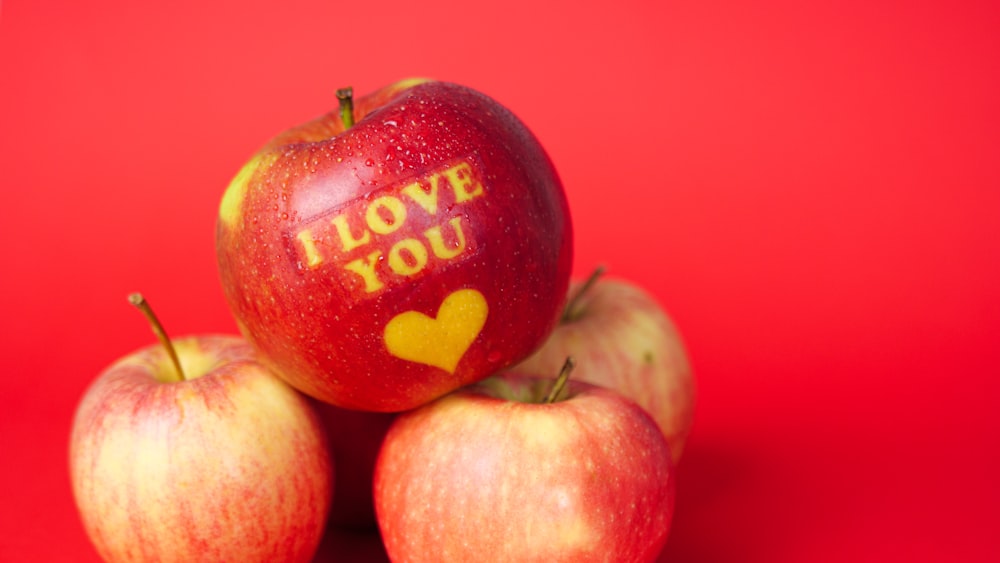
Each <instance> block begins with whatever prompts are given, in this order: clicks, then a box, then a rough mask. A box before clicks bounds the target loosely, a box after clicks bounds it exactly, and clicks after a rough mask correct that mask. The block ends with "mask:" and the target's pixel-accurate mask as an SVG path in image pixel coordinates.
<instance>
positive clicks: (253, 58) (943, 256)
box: [0, 0, 1000, 562]
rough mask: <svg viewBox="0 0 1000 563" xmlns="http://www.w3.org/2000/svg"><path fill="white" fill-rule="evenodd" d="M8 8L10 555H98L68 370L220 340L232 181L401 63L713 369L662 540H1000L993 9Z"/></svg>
mask: <svg viewBox="0 0 1000 563" xmlns="http://www.w3.org/2000/svg"><path fill="white" fill-rule="evenodd" d="M278 5H279V3H276V2H263V1H257V0H239V1H236V0H225V1H220V2H211V3H208V2H201V1H194V0H180V1H177V2H170V3H142V2H132V1H127V0H91V1H88V2H59V1H55V0H52V1H30V2H29V1H28V0H7V1H5V2H3V4H2V6H0V187H2V191H0V193H2V198H3V199H2V207H0V213H2V220H0V233H2V237H3V238H2V253H3V254H2V257H0V268H2V277H0V279H2V291H0V311H2V315H0V329H2V334H0V347H2V362H0V365H2V366H3V376H2V378H0V381H2V383H0V385H2V395H0V431H2V434H0V439H2V443H0V451H2V454H0V457H2V461H0V560H5V561H14V560H17V561H28V560H31V561H44V560H67V559H74V560H88V559H93V558H95V557H96V555H95V554H94V552H93V550H92V549H91V548H90V546H89V544H88V543H87V539H86V537H85V536H84V534H83V530H82V527H81V525H80V524H79V520H78V518H77V516H76V513H75V509H74V506H73V501H72V498H71V496H70V490H69V484H68V477H67V470H66V448H67V435H68V431H69V425H70V420H71V416H72V411H73V409H74V407H75V405H76V402H77V401H78V400H79V398H80V395H81V393H82V392H83V390H84V388H85V386H86V385H87V384H88V383H89V382H90V381H91V380H92V379H93V378H94V377H95V376H96V375H97V374H98V373H99V372H100V371H101V370H102V369H103V368H104V367H105V366H106V365H107V364H108V363H109V362H111V361H112V360H114V359H115V358H117V357H119V356H121V355H123V354H125V353H127V352H130V351H132V350H133V349H135V348H137V347H139V346H142V345H145V344H149V343H151V342H152V341H153V337H152V335H151V334H150V332H149V330H148V328H147V327H146V325H145V321H143V320H142V319H141V317H140V316H139V315H138V314H137V313H136V312H135V311H134V310H133V309H132V308H131V307H129V306H128V305H127V303H126V301H125V295H126V294H127V293H128V292H130V291H134V290H142V291H143V292H144V293H145V294H146V295H147V297H149V299H150V300H151V302H152V303H153V304H154V306H155V307H156V308H157V310H158V311H159V314H160V317H161V318H162V319H163V320H164V322H165V323H166V324H167V328H168V330H169V331H170V332H171V333H173V334H174V335H180V334H184V333H201V332H220V331H221V332H234V331H235V328H234V324H233V322H232V320H231V318H230V316H229V314H228V311H227V310H226V308H225V305H224V303H223V301H222V294H221V291H220V289H219V287H218V279H217V272H216V267H215V262H214V250H213V236H214V235H213V227H214V220H215V215H216V210H217V206H218V201H219V198H220V196H221V193H222V190H223V188H224V187H225V186H226V185H227V183H228V181H229V179H230V178H231V177H232V176H233V175H234V174H235V172H236V171H237V170H238V169H239V167H240V165H241V164H242V163H243V162H244V161H245V160H246V159H247V158H248V156H249V155H250V154H251V153H252V152H253V151H254V150H255V149H256V148H257V147H258V146H259V145H261V144H262V143H263V142H264V141H265V140H266V139H268V138H269V137H270V136H271V135H273V134H275V133H277V132H278V131H280V130H282V129H284V128H286V127H288V126H291V125H293V124H296V123H299V122H301V121H304V120H306V119H309V118H312V117H314V116H316V115H318V114H320V113H323V112H325V111H327V110H328V109H330V108H332V107H333V106H334V104H335V100H334V96H333V92H334V90H335V89H336V88H338V87H341V86H346V85H351V86H353V87H354V88H355V91H356V92H358V93H366V92H369V91H371V90H374V89H375V88H377V87H380V86H383V85H385V84H388V83H390V82H392V81H395V80H397V79H399V78H402V77H407V76H412V75H420V76H431V77H435V78H439V79H444V80H451V81H455V82H460V83H463V84H466V85H469V86H472V87H474V88H476V89H478V90H481V91H483V92H486V93H487V94H489V95H491V96H493V97H494V98H496V99H497V100H499V101H500V102H501V103H503V104H505V105H507V106H508V107H510V108H511V109H512V110H513V111H514V112H515V113H517V114H518V115H519V116H520V117H521V118H522V119H523V120H524V121H525V122H526V123H527V124H528V125H529V127H531V128H532V129H533V130H534V131H535V133H536V134H537V135H538V137H539V138H540V139H541V140H542V142H543V144H545V146H546V147H547V148H548V150H549V151H550V153H551V156H552V158H553V160H554V161H555V163H556V165H557V167H558V169H559V171H560V173H561V175H562V177H563V180H564V182H565V185H566V189H567V192H568V196H569V199H570V203H571V207H572V211H573V213H574V222H575V227H576V241H577V254H576V260H575V272H576V273H577V275H583V274H585V273H587V272H588V271H589V270H590V269H591V268H593V267H594V266H595V265H597V264H602V263H603V264H607V265H608V266H609V268H610V271H611V272H612V273H613V274H615V275H617V276H620V277H625V278H628V279H631V280H632V281H634V282H636V283H638V284H640V285H642V286H644V287H646V288H647V289H649V290H650V291H651V292H653V293H654V294H655V295H656V296H657V297H658V298H659V300H660V301H661V303H662V304H663V305H664V306H665V307H666V308H667V309H668V310H669V311H670V312H671V314H672V315H673V316H674V318H675V320H676V321H677V323H678V325H679V326H680V328H681V330H682V331H683V333H684V335H685V337H686V339H687V342H688V346H689V349H690V352H691V357H692V360H693V364H694V367H695V370H696V373H697V377H698V385H699V390H700V397H699V405H698V411H697V418H696V421H695V424H696V425H695V430H694V433H693V435H692V438H691V440H690V445H689V447H688V450H687V452H686V454H685V457H684V459H683V460H682V463H681V466H680V469H679V472H680V473H679V487H680V490H679V496H678V504H677V512H676V518H675V525H674V528H673V530H672V535H671V539H670V542H669V544H668V548H667V555H666V557H665V558H664V560H671V561H697V562H722V561H734V562H735V561H740V562H748V561H767V562H782V561H789V562H792V561H884V560H887V559H893V558H898V559H902V560H907V561H941V560H955V561H995V560H998V559H1000V543H998V542H997V541H996V539H995V537H994V534H995V533H996V531H997V529H998V528H1000V526H998V525H1000V515H998V506H1000V485H998V484H997V480H996V474H997V472H998V471H1000V463H998V462H1000V454H998V449H997V446H998V445H1000V440H998V432H997V430H998V426H1000V425H998V417H997V415H996V414H995V412H994V411H995V410H996V406H997V405H996V403H997V402H998V401H997V399H998V396H1000V394H998V392H1000V385H998V382H997V377H996V376H997V375H998V372H1000V368H998V365H1000V362H998V361H1000V352H998V350H1000V338H998V335H1000V232H998V231H1000V228H998V218H1000V217H998V216H1000V66H998V61H1000V33H998V30H1000V8H997V7H996V3H995V2H989V1H983V2H971V1H964V2H963V1H958V2H955V1H951V2H945V1H943V0H939V1H928V2H886V1H878V0H874V1H871V0H869V1H860V0H858V1H853V0H851V1H845V2H832V3H806V2H793V1H787V2H752V1H748V2H725V1H715V0H708V1H705V0H699V1H693V0H690V1H689V0H678V1H667V2H660V1H653V0H620V1H618V2H613V3H610V4H609V3H606V2H602V3H598V2H590V3H588V2H579V1H573V2H570V1H563V0H558V1H552V2H539V1H537V0H531V1H526V0H510V1H507V2H503V3H500V2H465V1H452V2H449V1H445V0H431V1H426V2H403V1H396V0H384V1H383V2H380V3H363V2H320V1H304V0H298V1H297V0H289V1H287V2H281V3H280V8H279V7H278Z"/></svg>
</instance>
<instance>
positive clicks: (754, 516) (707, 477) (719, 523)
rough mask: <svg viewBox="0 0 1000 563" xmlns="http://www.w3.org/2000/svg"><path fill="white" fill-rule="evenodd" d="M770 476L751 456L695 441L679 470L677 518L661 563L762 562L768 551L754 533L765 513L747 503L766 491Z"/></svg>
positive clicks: (689, 443)
mask: <svg viewBox="0 0 1000 563" xmlns="http://www.w3.org/2000/svg"><path fill="white" fill-rule="evenodd" d="M765 474H766V471H764V469H762V468H761V467H760V465H759V463H757V461H756V460H755V459H754V458H753V453H752V452H748V451H745V450H742V449H741V448H738V447H727V445H725V444H713V443H705V442H699V441H698V439H697V438H694V439H693V440H690V441H689V442H688V444H687V446H686V448H685V450H684V455H683V456H682V457H681V460H680V463H679V464H678V467H677V497H676V503H675V509H674V517H673V522H672V524H671V529H670V537H669V539H668V540H667V545H666V547H665V548H664V550H663V552H662V553H661V555H660V557H659V558H658V559H657V561H658V563H667V562H670V563H723V562H743V561H750V560H762V559H761V556H762V554H763V552H765V551H767V547H766V545H763V543H762V540H761V539H760V538H757V537H756V536H755V534H754V533H753V531H754V530H756V529H758V526H759V523H758V519H759V518H760V516H761V515H760V514H758V513H757V511H753V510H747V505H748V503H746V502H745V500H744V499H746V497H747V495H748V494H749V495H750V496H753V495H754V494H757V493H756V491H759V490H761V487H762V483H763V485H764V486H765V487H766V481H767V477H766V475H765ZM751 506H752V503H751ZM755 554H756V555H755Z"/></svg>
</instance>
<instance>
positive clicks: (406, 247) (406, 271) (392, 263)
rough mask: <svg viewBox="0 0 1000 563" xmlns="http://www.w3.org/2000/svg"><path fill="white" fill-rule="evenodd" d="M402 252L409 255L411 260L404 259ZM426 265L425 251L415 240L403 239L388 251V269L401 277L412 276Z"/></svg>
mask: <svg viewBox="0 0 1000 563" xmlns="http://www.w3.org/2000/svg"><path fill="white" fill-rule="evenodd" d="M404 251H405V252H407V253H408V254H409V255H410V257H411V258H412V260H407V259H406V258H404V256H403V252H404ZM411 262H412V263H411ZM426 265H427V249H426V248H424V245H423V244H422V243H421V242H420V241H419V240H417V239H415V238H407V239H403V240H401V241H399V242H397V243H396V244H394V245H392V248H391V249H389V267H390V268H392V271H393V272H396V273H397V274H399V275H401V276H412V275H413V274H416V273H417V272H419V271H420V270H423V269H424V266H426Z"/></svg>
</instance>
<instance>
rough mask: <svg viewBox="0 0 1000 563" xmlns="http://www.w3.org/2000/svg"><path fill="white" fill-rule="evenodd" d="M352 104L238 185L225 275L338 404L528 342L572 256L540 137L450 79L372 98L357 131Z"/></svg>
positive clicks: (244, 318)
mask: <svg viewBox="0 0 1000 563" xmlns="http://www.w3.org/2000/svg"><path fill="white" fill-rule="evenodd" d="M342 115H343V114H342V112H341V111H340V110H335V111H332V112H331V113H329V114H327V115H324V116H321V117H319V118H318V119H316V120H314V121H311V122H308V123H305V124H303V125H301V126H299V127H296V128H293V129H291V130H289V131H286V132H285V133H282V134H280V135H278V136H277V137H276V138H275V139H273V140H272V141H271V142H269V143H268V144H266V145H265V146H264V147H263V148H262V149H261V150H260V151H259V152H258V153H256V154H255V155H254V156H253V157H252V158H251V160H250V161H249V162H248V163H247V164H246V165H245V166H244V167H243V169H242V170H241V171H240V172H239V174H237V176H236V178H235V179H234V180H233V182H232V183H231V184H230V186H229V188H228V189H227V190H226V192H225V195H224V196H223V198H222V203H221V205H220V212H219V220H218V227H217V237H216V248H217V255H218V263H219V270H220V274H221V279H222V285H223V289H224V293H225V295H226V298H227V301H228V303H229V306H230V309H231V310H232V312H233V314H234V316H235V317H236V320H237V322H238V324H239V326H240V330H241V331H242V332H243V334H244V335H245V336H246V337H247V339H248V340H250V341H251V342H252V343H253V345H254V346H255V347H256V348H257V350H258V351H259V352H260V354H261V356H262V361H264V362H266V363H267V364H268V365H269V366H270V367H271V368H272V369H274V370H275V371H276V372H277V373H279V374H280V375H281V376H282V377H283V378H284V379H285V380H286V381H288V382H290V383H291V384H292V385H293V386H295V387H296V388H298V389H299V390H301V391H303V392H305V393H307V394H309V395H311V396H313V397H316V398H318V399H320V400H322V401H324V402H327V403H331V404H335V405H338V406H341V407H346V408H352V409H357V410H370V411H402V410H406V409H409V408H413V407H416V406H418V405H421V404H423V403H426V402H428V401H429V400H431V399H433V398H435V397H438V396H440V395H442V394H444V393H446V392H448V391H451V390H453V389H456V388H458V387H460V386H462V385H464V384H467V383H470V382H473V381H477V380H480V379H482V378H484V377H486V376H488V375H490V374H492V373H495V372H496V371H498V370H500V369H502V368H504V367H506V366H509V365H511V364H513V363H515V362H517V361H518V360H521V359H523V358H524V357H526V356H527V355H528V354H529V353H531V351H533V350H534V349H535V348H537V347H538V346H539V345H540V344H541V342H542V341H543V340H544V338H545V336H547V335H548V333H549V332H550V331H551V329H552V327H553V326H554V325H555V322H556V318H557V316H558V314H559V311H560V309H561V307H562V305H563V301H564V298H565V292H566V288H567V286H568V283H569V271H570V266H571V261H572V233H571V224H570V217H569V211H568V208H567V203H566V199H565V194H564V193H563V189H562V185H561V183H560V181H559V178H558V176H557V174H556V171H555V169H554V167H553V165H552V163H551V162H550V160H549V158H548V156H547V155H546V153H545V151H544V150H543V148H542V146H541V145H540V144H539V142H538V140H537V139H536V138H535V137H534V136H533V135H532V133H531V132H530V131H529V130H528V129H527V127H526V126H525V125H524V124H523V123H522V122H521V121H520V120H518V119H517V118H516V117H515V116H514V115H513V114H512V113H511V112H510V111H508V110H507V109H505V108H504V107H503V106H501V105H500V104H499V103H497V102H496V101H494V100H492V99H491V98H489V97H487V96H485V95H483V94H481V93H478V92H476V91H474V90H472V89H469V88H466V87H463V86H459V85H455V84H450V83H443V82H435V81H421V80H410V81H404V82H400V83H397V84H394V85H392V86H389V87H386V88H384V89H382V90H379V91H377V92H375V93H373V94H371V95H368V96H366V97H361V98H359V99H357V100H356V101H355V102H354V106H353V116H354V119H355V122H354V124H353V126H351V127H349V128H347V127H345V122H344V120H343V118H342V117H341V116H342ZM512 327H516V330H513V329H512Z"/></svg>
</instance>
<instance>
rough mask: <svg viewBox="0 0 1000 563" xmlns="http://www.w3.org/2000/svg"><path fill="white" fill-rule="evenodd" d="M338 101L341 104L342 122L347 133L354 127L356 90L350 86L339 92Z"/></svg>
mask: <svg viewBox="0 0 1000 563" xmlns="http://www.w3.org/2000/svg"><path fill="white" fill-rule="evenodd" d="M337 101H338V102H340V121H341V122H342V123H343V124H344V130H345V131H346V130H347V129H350V128H351V127H353V126H354V88H351V87H350V86H348V87H347V88H341V89H339V90H337Z"/></svg>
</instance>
